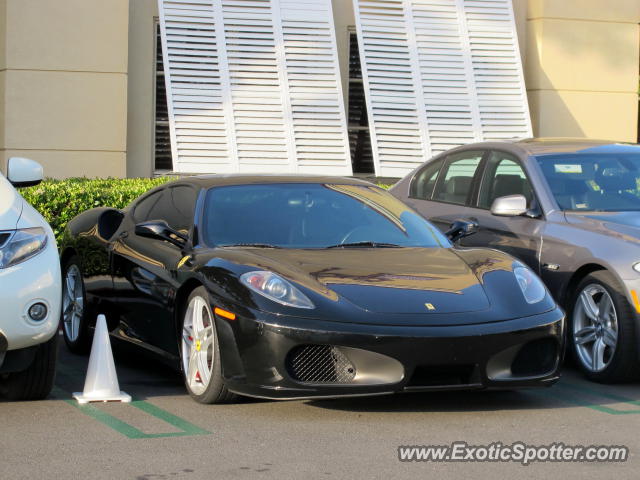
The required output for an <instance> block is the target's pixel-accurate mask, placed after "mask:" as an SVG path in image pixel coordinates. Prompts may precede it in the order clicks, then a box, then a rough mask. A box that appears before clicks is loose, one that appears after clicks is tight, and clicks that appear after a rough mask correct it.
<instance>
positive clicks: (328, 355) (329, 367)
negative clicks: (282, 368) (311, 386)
mask: <svg viewBox="0 0 640 480" xmlns="http://www.w3.org/2000/svg"><path fill="white" fill-rule="evenodd" d="M286 364H287V370H288V371H289V375H291V377H292V378H293V379H294V380H297V381H298V382H304V383H351V382H352V381H353V379H354V378H355V376H356V368H355V366H354V365H353V364H352V363H351V361H350V360H349V359H348V358H347V356H346V355H345V354H344V353H342V352H341V351H340V348H339V347H335V346H333V345H301V346H298V347H295V348H294V349H292V350H291V351H290V352H289V354H288V355H287V360H286Z"/></svg>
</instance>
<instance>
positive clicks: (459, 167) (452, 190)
mask: <svg viewBox="0 0 640 480" xmlns="http://www.w3.org/2000/svg"><path fill="white" fill-rule="evenodd" d="M483 155H484V151H478V150H474V151H469V152H461V153H456V154H454V155H449V156H448V157H447V164H446V165H445V167H444V170H442V172H440V179H439V180H438V184H437V186H436V191H435V195H434V200H440V201H442V202H448V203H457V204H459V205H464V204H465V203H466V201H467V197H468V196H469V192H470V191H471V184H472V183H473V177H474V175H475V174H476V170H477V169H478V165H479V164H480V160H482V156H483Z"/></svg>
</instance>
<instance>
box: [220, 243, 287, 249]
mask: <svg viewBox="0 0 640 480" xmlns="http://www.w3.org/2000/svg"><path fill="white" fill-rule="evenodd" d="M220 246H221V247H223V248H226V247H255V248H282V247H279V246H278V245H271V244H270V243H233V244H230V245H220Z"/></svg>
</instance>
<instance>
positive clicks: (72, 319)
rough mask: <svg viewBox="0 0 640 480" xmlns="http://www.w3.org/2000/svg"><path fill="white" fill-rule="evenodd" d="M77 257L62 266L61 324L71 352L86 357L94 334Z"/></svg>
mask: <svg viewBox="0 0 640 480" xmlns="http://www.w3.org/2000/svg"><path fill="white" fill-rule="evenodd" d="M81 272H82V270H81V269H80V258H79V257H78V256H77V255H74V256H72V257H71V258H69V259H68V260H67V261H66V262H65V264H64V265H63V266H62V313H61V314H60V323H61V325H62V333H63V336H64V341H65V343H66V344H67V347H68V348H69V350H70V351H71V352H73V353H76V354H78V355H85V354H87V353H89V350H90V349H91V341H92V334H91V331H90V329H89V326H88V325H87V324H88V322H87V315H86V312H87V296H86V291H85V287H84V279H83V278H82V273H81Z"/></svg>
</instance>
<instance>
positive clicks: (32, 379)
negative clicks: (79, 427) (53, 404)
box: [0, 332, 58, 400]
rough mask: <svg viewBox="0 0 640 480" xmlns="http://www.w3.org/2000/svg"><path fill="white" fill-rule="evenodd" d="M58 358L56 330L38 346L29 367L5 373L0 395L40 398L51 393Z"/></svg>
mask: <svg viewBox="0 0 640 480" xmlns="http://www.w3.org/2000/svg"><path fill="white" fill-rule="evenodd" d="M57 359H58V332H56V333H55V334H54V335H53V337H52V338H51V339H50V340H48V341H46V342H45V343H42V344H40V345H39V346H38V350H37V351H36V354H35V356H34V358H33V362H32V363H31V365H29V368H27V369H26V370H23V371H21V372H12V373H7V374H5V375H4V376H3V378H2V379H1V380H0V391H1V392H2V396H3V397H4V398H6V399H8V400H42V399H44V398H46V397H47V396H48V395H49V393H51V388H52V387H53V382H54V380H55V376H56V363H57Z"/></svg>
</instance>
